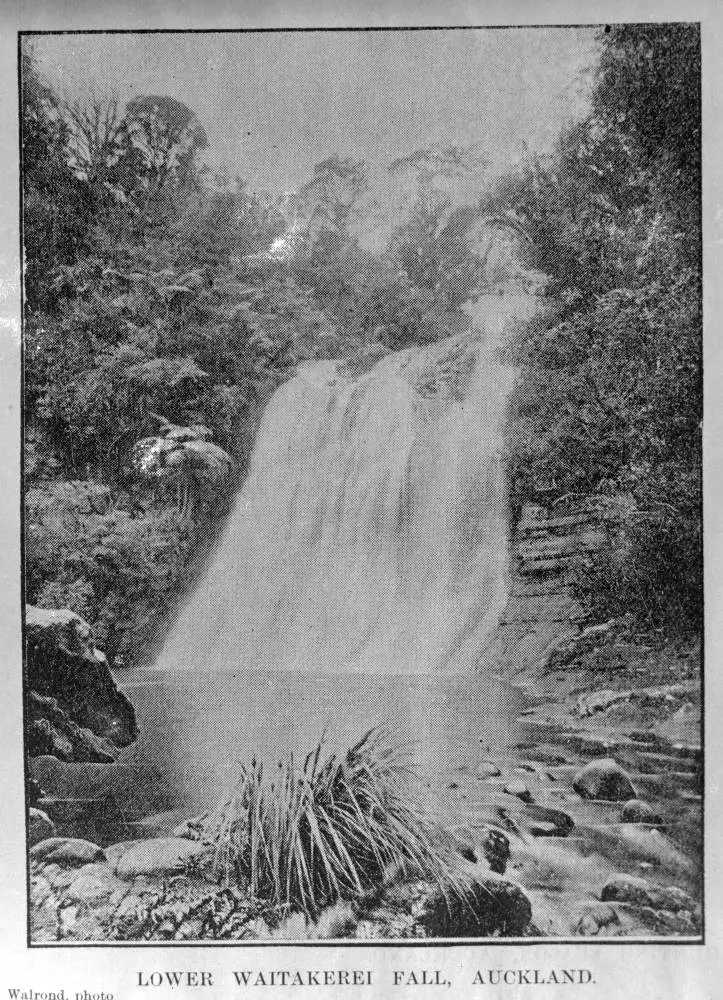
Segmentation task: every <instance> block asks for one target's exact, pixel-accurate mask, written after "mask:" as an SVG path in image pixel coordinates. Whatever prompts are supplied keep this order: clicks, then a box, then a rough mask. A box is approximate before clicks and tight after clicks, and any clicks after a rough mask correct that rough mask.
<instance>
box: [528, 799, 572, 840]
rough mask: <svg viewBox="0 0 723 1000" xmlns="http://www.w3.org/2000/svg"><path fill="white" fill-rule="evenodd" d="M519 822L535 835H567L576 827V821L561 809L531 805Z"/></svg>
mask: <svg viewBox="0 0 723 1000" xmlns="http://www.w3.org/2000/svg"><path fill="white" fill-rule="evenodd" d="M518 822H519V824H520V826H521V827H523V828H524V829H525V830H526V831H527V832H528V833H531V834H532V836H533V837H567V835H568V834H569V833H570V832H571V831H572V830H574V829H575V821H574V820H573V819H572V817H571V816H568V814H567V813H566V812H563V811H562V810H561V809H549V808H548V807H547V806H538V805H529V806H528V807H527V809H526V810H525V811H524V813H523V814H522V815H520V816H519V817H518Z"/></svg>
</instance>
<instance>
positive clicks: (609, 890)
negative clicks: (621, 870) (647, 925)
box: [600, 874, 695, 913]
mask: <svg viewBox="0 0 723 1000" xmlns="http://www.w3.org/2000/svg"><path fill="white" fill-rule="evenodd" d="M600 899H601V900H602V901H603V902H618V903H632V904H634V905H635V906H649V907H650V908H651V909H653V910H670V911H671V912H673V913H677V912H678V910H691V911H692V910H694V909H695V902H694V900H693V899H692V898H691V897H690V896H689V895H688V893H687V892H684V891H683V890H682V889H677V888H675V887H674V886H670V887H668V886H658V885H652V884H651V883H650V882H648V881H647V879H644V878H637V877H636V876H634V875H624V874H620V875H613V876H612V877H611V878H609V879H608V880H607V882H606V883H605V885H604V886H603V888H602V892H601V893H600Z"/></svg>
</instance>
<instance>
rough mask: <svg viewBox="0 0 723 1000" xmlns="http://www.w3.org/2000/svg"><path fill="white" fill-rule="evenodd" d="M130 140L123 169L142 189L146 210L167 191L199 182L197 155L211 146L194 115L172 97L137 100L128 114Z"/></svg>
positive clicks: (127, 122) (152, 95) (130, 107)
mask: <svg viewBox="0 0 723 1000" xmlns="http://www.w3.org/2000/svg"><path fill="white" fill-rule="evenodd" d="M125 117H126V127H127V130H128V134H129V137H130V141H129V143H128V146H127V150H126V153H125V155H124V157H123V159H122V161H121V164H120V166H121V168H122V169H123V170H124V172H125V175H126V183H129V182H131V181H132V183H133V184H134V185H136V186H139V187H140V190H141V192H142V193H143V194H144V196H145V197H144V198H142V199H141V202H142V204H144V206H145V207H147V205H148V204H149V203H150V202H151V201H152V200H153V199H154V198H158V197H159V196H160V195H161V194H162V193H163V192H165V191H166V190H167V189H168V188H176V189H182V188H184V187H192V186H193V185H194V184H196V182H197V179H198V178H197V169H198V154H199V153H200V152H201V150H203V149H205V148H206V147H207V146H208V137H207V136H206V131H205V129H204V128H203V126H202V125H201V123H200V122H199V120H198V118H197V117H196V115H195V113H194V112H193V111H191V109H190V108H189V107H187V106H186V105H185V104H183V103H182V102H181V101H177V100H176V99H175V98H173V97H167V96H159V95H155V94H151V95H147V96H143V97H135V98H133V100H132V101H129V102H128V105H127V107H126V111H125Z"/></svg>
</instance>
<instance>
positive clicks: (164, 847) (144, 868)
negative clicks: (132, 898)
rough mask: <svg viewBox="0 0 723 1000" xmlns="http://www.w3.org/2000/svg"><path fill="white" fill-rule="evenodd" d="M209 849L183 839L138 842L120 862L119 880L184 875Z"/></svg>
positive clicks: (126, 852) (117, 864)
mask: <svg viewBox="0 0 723 1000" xmlns="http://www.w3.org/2000/svg"><path fill="white" fill-rule="evenodd" d="M206 851H207V848H206V847H205V846H204V845H203V844H199V843H197V842H196V841H193V840H188V839H186V838H184V837H158V838H157V839H154V840H138V841H136V843H135V844H133V846H132V847H129V848H128V850H127V851H125V852H124V853H123V854H122V855H121V856H120V858H119V859H118V861H117V863H116V866H115V870H116V874H117V875H118V876H119V877H120V878H125V879H132V878H135V877H136V876H137V875H167V874H173V873H174V872H180V871H183V870H184V869H185V868H186V867H187V866H188V864H190V863H191V862H192V861H194V860H195V859H197V858H200V857H201V856H202V855H203V854H205V853H206Z"/></svg>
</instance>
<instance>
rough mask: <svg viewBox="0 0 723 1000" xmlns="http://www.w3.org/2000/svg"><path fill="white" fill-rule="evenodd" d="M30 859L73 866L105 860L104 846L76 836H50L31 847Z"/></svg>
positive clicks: (68, 866)
mask: <svg viewBox="0 0 723 1000" xmlns="http://www.w3.org/2000/svg"><path fill="white" fill-rule="evenodd" d="M30 860H31V861H34V862H35V863H36V864H42V865H58V866H59V867H60V868H72V867H77V866H78V865H87V864H90V863H91V862H92V861H105V854H104V852H103V848H102V847H98V845H97V844H92V843H91V842H90V841H89V840H78V839H76V838H74V837H50V838H49V839H48V840H41V841H40V843H38V844H35V846H34V847H31V848H30Z"/></svg>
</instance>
